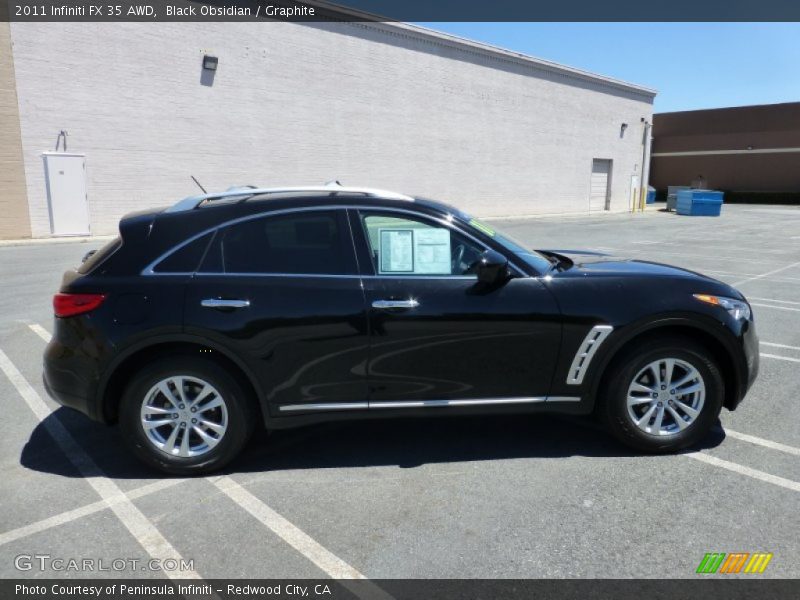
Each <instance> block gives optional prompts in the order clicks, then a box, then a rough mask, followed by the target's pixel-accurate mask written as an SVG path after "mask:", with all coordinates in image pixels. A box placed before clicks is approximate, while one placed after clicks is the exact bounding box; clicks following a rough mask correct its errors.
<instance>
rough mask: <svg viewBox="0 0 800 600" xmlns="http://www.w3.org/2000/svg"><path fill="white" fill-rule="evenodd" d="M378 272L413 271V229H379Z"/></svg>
mask: <svg viewBox="0 0 800 600" xmlns="http://www.w3.org/2000/svg"><path fill="white" fill-rule="evenodd" d="M378 239H379V240H380V249H381V254H380V265H379V269H378V270H379V272H380V273H413V272H414V230H413V229H383V228H382V229H379V230H378Z"/></svg>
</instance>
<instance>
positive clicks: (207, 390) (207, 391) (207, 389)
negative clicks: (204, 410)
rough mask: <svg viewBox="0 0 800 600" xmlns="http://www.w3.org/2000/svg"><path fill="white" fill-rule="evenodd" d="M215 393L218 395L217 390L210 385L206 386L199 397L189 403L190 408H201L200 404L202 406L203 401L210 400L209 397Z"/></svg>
mask: <svg viewBox="0 0 800 600" xmlns="http://www.w3.org/2000/svg"><path fill="white" fill-rule="evenodd" d="M214 393H216V390H214V388H213V387H211V386H210V385H208V384H205V385H204V386H203V389H201V390H200V392H199V393H198V394H197V396H195V399H194V400H192V401H191V402H190V403H189V407H190V408H191V407H192V406H200V404H202V403H203V401H204V400H205V399H206V398H208V396H210V395H211V394H214Z"/></svg>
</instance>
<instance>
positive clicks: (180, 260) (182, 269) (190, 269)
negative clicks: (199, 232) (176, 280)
mask: <svg viewBox="0 0 800 600" xmlns="http://www.w3.org/2000/svg"><path fill="white" fill-rule="evenodd" d="M212 237H213V233H207V234H206V235H204V236H202V237H199V238H197V239H196V240H194V241H192V242H189V243H188V244H186V245H185V246H183V247H181V248H178V249H177V250H175V251H174V252H173V253H172V254H170V255H169V256H167V257H166V258H164V260H162V261H160V262H159V263H158V264H157V265H156V266H155V267H153V272H154V273H194V272H195V271H197V267H198V266H199V265H200V261H201V260H203V256H204V255H205V253H206V248H208V243H209V242H210V241H211V238H212Z"/></svg>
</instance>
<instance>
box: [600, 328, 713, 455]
mask: <svg viewBox="0 0 800 600" xmlns="http://www.w3.org/2000/svg"><path fill="white" fill-rule="evenodd" d="M669 358H672V359H678V360H679V361H684V362H685V363H688V364H689V365H691V366H692V367H694V368H695V369H696V370H697V372H698V373H699V374H700V376H701V377H702V380H703V384H704V385H705V396H704V401H703V405H702V408H701V409H700V413H699V414H698V415H697V416H696V417H694V421H693V422H692V423H690V424H689V425H688V426H687V427H686V428H685V429H683V430H682V431H677V432H676V433H672V434H670V435H666V436H665V435H655V434H653V433H647V432H646V431H643V430H642V429H640V428H639V427H637V425H636V423H635V422H634V420H633V418H632V417H631V415H630V414H629V412H628V405H627V396H628V388H629V386H630V385H631V384H632V383H633V380H634V377H636V375H637V374H638V373H640V371H641V370H642V369H644V368H645V367H647V365H649V364H651V363H653V362H654V361H657V360H659V359H669ZM604 384H605V385H604V389H602V390H600V393H601V398H600V406H599V412H600V415H601V417H603V420H604V421H605V423H606V425H607V426H608V428H609V429H610V431H611V433H612V434H614V436H615V437H616V438H617V439H618V440H620V441H621V442H622V443H624V444H626V445H627V446H630V447H632V448H634V449H636V450H640V451H643V452H647V453H653V454H661V453H669V452H675V451H677V450H680V449H682V448H686V447H687V446H691V445H693V444H695V443H697V442H698V441H700V440H701V439H703V438H704V437H705V436H706V435H708V432H709V430H710V429H711V427H712V426H713V425H714V424H715V423H716V422H717V418H718V417H719V413H720V410H721V409H722V402H723V398H724V395H725V387H724V382H723V379H722V375H721V373H720V370H719V367H718V365H717V363H716V361H715V359H714V356H713V353H712V352H710V351H709V350H708V349H707V348H705V347H704V346H702V345H701V344H698V343H696V342H694V341H692V340H691V339H688V338H683V337H668V338H663V339H652V338H651V339H649V340H646V341H643V342H642V343H639V344H636V345H635V346H633V347H631V348H629V349H627V350H626V351H625V352H624V354H623V355H622V356H620V357H619V358H617V359H615V360H614V361H613V363H612V364H611V366H610V367H609V372H608V376H607V377H606V378H605V379H604ZM666 404H667V403H666V402H665V403H664V405H665V408H666ZM637 410H641V411H643V412H644V411H645V410H646V409H645V408H642V409H637ZM679 412H681V411H679ZM681 414H682V413H681ZM668 420H671V421H672V422H673V423H674V424H675V425H676V426H677V423H676V422H675V419H674V418H673V417H672V416H669V417H668Z"/></svg>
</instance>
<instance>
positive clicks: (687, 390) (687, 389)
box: [675, 383, 703, 396]
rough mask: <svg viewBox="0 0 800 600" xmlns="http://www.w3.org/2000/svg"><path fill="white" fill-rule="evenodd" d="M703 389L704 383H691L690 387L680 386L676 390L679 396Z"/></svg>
mask: <svg viewBox="0 0 800 600" xmlns="http://www.w3.org/2000/svg"><path fill="white" fill-rule="evenodd" d="M702 389H703V386H702V384H700V383H695V384H694V385H690V386H689V387H685V388H680V389H677V390H675V391H676V393H677V395H678V396H685V395H686V394H694V393H695V392H699V391H700V390H702Z"/></svg>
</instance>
